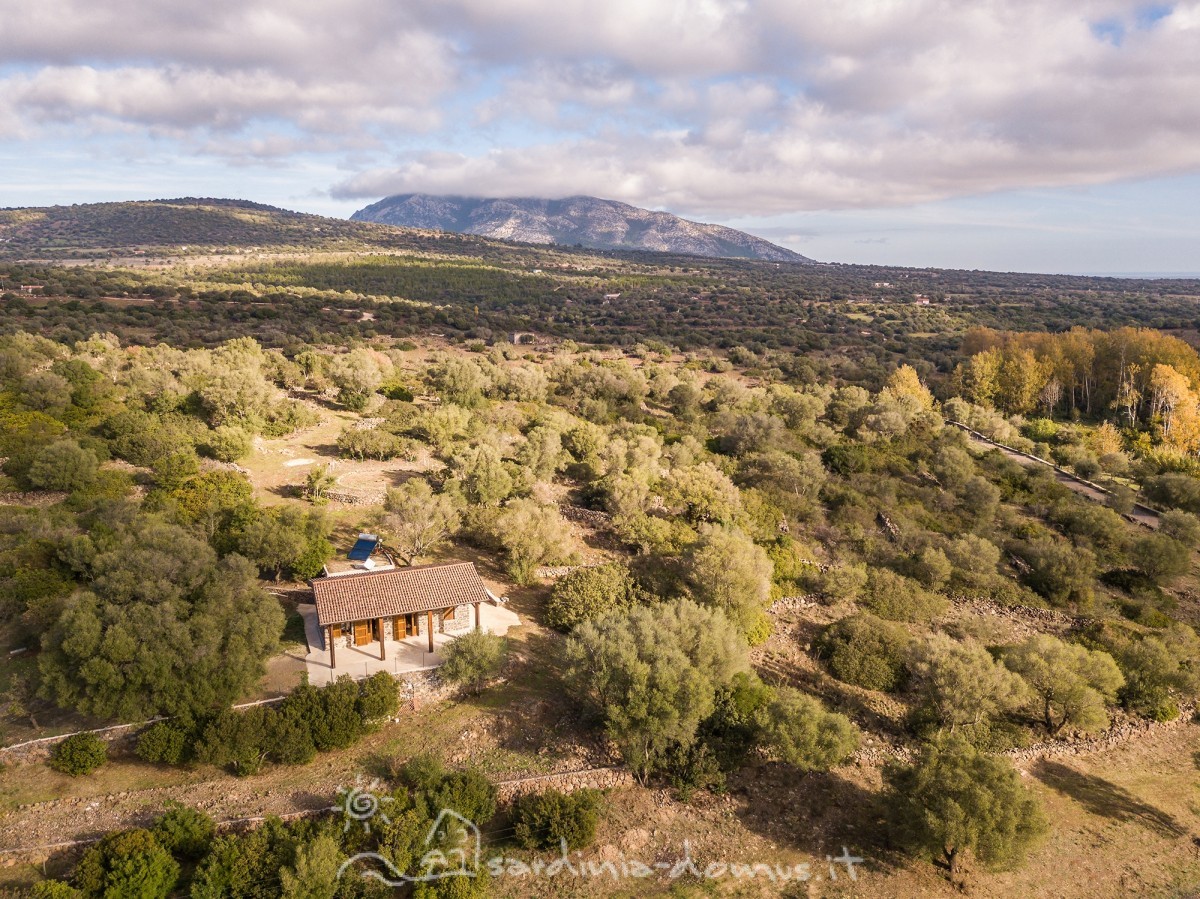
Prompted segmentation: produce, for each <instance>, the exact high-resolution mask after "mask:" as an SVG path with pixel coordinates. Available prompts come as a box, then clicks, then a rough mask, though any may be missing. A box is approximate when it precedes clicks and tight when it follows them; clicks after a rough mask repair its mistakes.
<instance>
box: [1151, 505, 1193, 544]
mask: <svg viewBox="0 0 1200 899" xmlns="http://www.w3.org/2000/svg"><path fill="white" fill-rule="evenodd" d="M1158 532H1159V533H1160V534H1165V535H1166V536H1168V537H1170V538H1171V539H1172V540H1177V541H1178V542H1180V543H1182V544H1183V545H1184V546H1190V547H1195V546H1196V545H1197V544H1198V543H1200V519H1198V518H1196V516H1195V515H1193V514H1192V513H1191V512H1164V513H1163V515H1162V518H1161V519H1160V521H1159V529H1158Z"/></svg>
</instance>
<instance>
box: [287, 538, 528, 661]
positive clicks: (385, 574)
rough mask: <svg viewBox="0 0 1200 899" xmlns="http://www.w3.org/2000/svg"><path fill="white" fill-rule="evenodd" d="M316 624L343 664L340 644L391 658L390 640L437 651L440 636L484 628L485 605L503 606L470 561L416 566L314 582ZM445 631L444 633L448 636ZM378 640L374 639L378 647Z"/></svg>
mask: <svg viewBox="0 0 1200 899" xmlns="http://www.w3.org/2000/svg"><path fill="white" fill-rule="evenodd" d="M310 584H311V586H312V593H313V603H314V605H315V606H316V624H317V628H318V630H319V632H320V635H321V640H322V642H323V643H324V647H325V649H327V650H328V652H329V666H330V668H337V666H338V665H337V654H338V650H339V649H344V650H346V651H354V650H357V653H358V654H359V655H360V656H361V654H362V653H363V652H364V650H363V649H358V647H365V648H369V649H371V650H372V654H374V652H378V656H379V660H380V661H381V662H383V661H386V660H387V650H388V645H389V644H400V645H399V646H397V647H396V649H397V650H398V651H402V650H403V649H404V646H405V645H408V646H411V645H412V644H414V643H415V644H418V645H421V647H422V648H423V649H424V648H425V647H427V648H428V652H430V653H432V652H434V650H435V637H438V638H439V639H438V642H440V643H444V642H445V641H446V638H447V637H455V636H459V635H461V634H463V633H466V632H467V631H468V630H470V629H471V628H472V627H473V628H474V629H476V630H479V629H480V628H481V618H480V606H482V605H485V604H486V605H489V606H502V605H503V604H504V602H505V601H504V600H503V599H501V598H500V597H498V596H496V595H495V594H494V593H492V592H491V591H490V590H488V588H487V587H486V586H485V585H484V583H483V580H482V579H481V578H480V577H479V572H477V571H476V570H475V566H474V565H473V564H471V563H470V562H449V563H444V564H438V565H415V566H411V567H407V568H404V567H401V568H392V567H389V568H383V569H378V570H356V571H351V572H347V573H344V574H329V575H327V576H325V577H319V578H314V579H313V580H312V581H311V582H310ZM443 635H444V636H443ZM372 644H374V645H373V646H372Z"/></svg>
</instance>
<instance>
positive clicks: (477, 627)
mask: <svg viewBox="0 0 1200 899" xmlns="http://www.w3.org/2000/svg"><path fill="white" fill-rule="evenodd" d="M475 630H481V626H480V624H479V603H475Z"/></svg>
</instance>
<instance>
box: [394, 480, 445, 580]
mask: <svg viewBox="0 0 1200 899" xmlns="http://www.w3.org/2000/svg"><path fill="white" fill-rule="evenodd" d="M383 509H384V514H383V517H382V519H381V521H380V531H381V533H382V535H383V537H384V539H385V540H386V542H387V546H388V548H389V549H391V550H393V551H394V552H395V553H396V555H398V556H399V557H400V559H401V560H402V561H403V562H404V564H406V565H412V564H413V563H414V562H415V561H416V560H417V559H418V558H420V557H422V556H425V555H428V554H429V553H430V552H431V551H432V550H434V549H436V548H437V547H438V546H440V545H441V544H442V543H443V542H445V541H446V540H447V539H449V538H450V537H451V536H453V534H454V532H455V531H457V530H458V527H459V525H460V523H461V522H462V514H461V512H460V511H459V508H458V505H457V503H455V501H454V497H453V496H451V495H450V494H447V493H434V492H433V489H432V488H431V487H430V486H429V484H428V482H426V481H425V480H424V479H422V478H410V479H409V480H407V481H405V482H404V483H403V484H402V485H400V486H399V487H396V488H391V489H389V490H388V491H387V494H386V497H385V498H384V501H383Z"/></svg>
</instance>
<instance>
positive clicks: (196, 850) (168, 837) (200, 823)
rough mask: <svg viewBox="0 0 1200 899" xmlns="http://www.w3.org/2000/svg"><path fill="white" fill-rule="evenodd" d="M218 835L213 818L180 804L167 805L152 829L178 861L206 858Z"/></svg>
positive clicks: (162, 844) (170, 803) (161, 843)
mask: <svg viewBox="0 0 1200 899" xmlns="http://www.w3.org/2000/svg"><path fill="white" fill-rule="evenodd" d="M216 832H217V828H216V825H215V824H214V823H213V819H212V818H210V817H209V816H208V815H206V814H204V812H200V811H197V810H196V809H193V808H188V807H187V806H185V805H182V804H180V803H178V802H168V803H167V810H166V811H165V812H163V814H161V815H159V817H158V820H157V821H155V822H154V826H153V827H152V828H151V833H153V834H154V838H155V839H156V840H158V842H159V844H160V845H161V846H162V847H163V848H164V849H166V850H167V851H168V852H170V853H171V854H172V855H173V856H175V857H176V858H179V859H198V858H203V857H204V856H205V855H207V854H208V850H209V847H210V846H212V841H213V837H214V836H215V835H216Z"/></svg>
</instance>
